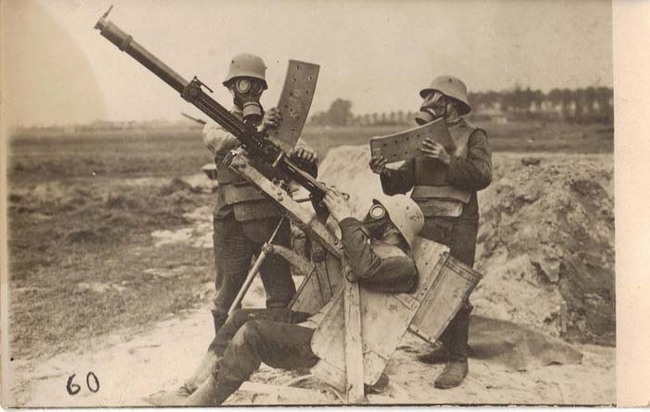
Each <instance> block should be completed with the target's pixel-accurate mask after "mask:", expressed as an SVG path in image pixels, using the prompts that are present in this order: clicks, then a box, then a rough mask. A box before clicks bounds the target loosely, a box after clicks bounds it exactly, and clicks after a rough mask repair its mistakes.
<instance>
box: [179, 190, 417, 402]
mask: <svg viewBox="0 0 650 412" xmlns="http://www.w3.org/2000/svg"><path fill="white" fill-rule="evenodd" d="M323 203H324V204H325V206H326V207H327V208H328V210H329V211H330V214H331V216H332V217H333V218H334V219H335V220H336V221H337V223H338V225H339V227H340V228H341V243H342V244H343V248H344V250H345V256H346V259H347V261H348V263H349V265H350V269H351V270H350V271H349V274H348V275H347V276H348V281H350V282H359V284H360V285H361V286H362V287H364V288H367V289H371V290H374V291H378V292H386V293H411V292H414V291H415V289H416V288H417V286H418V273H417V268H416V266H415V262H414V260H413V258H412V256H411V252H410V251H411V245H412V243H413V241H414V240H415V237H416V235H417V234H418V233H419V231H420V230H421V229H422V226H423V222H424V218H423V215H422V211H421V210H420V208H419V207H418V206H417V204H416V203H415V202H414V201H413V200H411V199H410V198H408V197H407V196H404V195H397V196H392V197H385V198H381V199H380V200H375V201H374V204H373V206H372V207H371V208H370V210H369V212H368V214H367V215H366V217H365V219H364V221H363V223H362V222H360V221H358V220H357V219H355V218H353V217H352V211H351V209H350V206H349V205H348V203H347V201H346V200H345V199H344V197H343V196H342V195H341V193H340V192H338V191H337V190H336V189H333V188H332V189H330V190H328V192H327V194H326V196H325V199H324V201H323ZM331 303H332V301H330V303H329V304H328V305H325V306H324V307H323V309H321V310H320V311H319V312H318V313H317V314H315V315H313V316H311V315H310V314H308V313H302V312H295V311H291V310H289V309H241V310H237V311H235V312H234V313H233V314H232V316H230V317H229V318H228V320H227V322H226V324H225V325H224V326H223V328H221V330H220V331H219V333H217V336H216V337H215V339H214V341H213V342H212V344H211V345H210V348H209V351H208V352H209V353H210V354H211V355H212V356H213V357H214V358H215V359H218V361H217V362H216V363H215V364H214V365H215V366H214V367H213V370H212V371H211V373H209V374H206V375H208V376H207V377H205V375H204V376H203V377H199V376H198V375H201V373H199V374H198V375H197V374H195V376H194V377H193V379H194V381H195V382H196V380H201V379H205V381H204V382H203V384H201V385H200V386H199V388H198V389H197V390H196V391H194V393H193V394H192V395H191V396H189V398H187V402H186V403H185V404H186V405H190V406H191V405H194V406H198V405H220V404H222V403H223V402H224V401H225V400H226V399H227V398H228V396H230V395H231V394H232V393H233V392H235V391H236V390H237V389H238V388H239V387H240V386H241V384H242V383H243V382H245V381H246V380H248V379H249V377H250V375H251V374H252V373H253V372H255V371H256V370H257V369H258V368H259V366H260V364H261V363H262V362H264V363H266V364H267V365H269V366H272V367H276V368H283V369H293V368H311V367H312V366H314V365H315V364H316V363H317V362H318V360H319V358H318V357H317V356H316V355H315V354H314V353H313V352H312V349H311V346H310V342H311V338H312V335H313V334H314V330H315V328H317V327H318V325H319V324H320V321H321V320H322V318H323V316H324V315H325V313H327V310H328V309H329V307H330V306H331ZM187 386H189V385H187V384H186V387H187ZM188 389H189V388H188Z"/></svg>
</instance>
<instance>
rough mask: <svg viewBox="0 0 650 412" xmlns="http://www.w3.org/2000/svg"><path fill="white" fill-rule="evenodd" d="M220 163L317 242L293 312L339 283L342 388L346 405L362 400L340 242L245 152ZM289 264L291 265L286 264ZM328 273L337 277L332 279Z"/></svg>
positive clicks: (358, 341)
mask: <svg viewBox="0 0 650 412" xmlns="http://www.w3.org/2000/svg"><path fill="white" fill-rule="evenodd" d="M224 162H225V163H226V164H227V165H228V166H229V167H230V168H231V169H233V170H234V171H235V172H237V173H238V174H240V175H241V176H243V177H244V178H245V179H246V180H248V181H249V182H250V183H252V184H253V185H254V186H255V187H257V188H258V189H259V190H260V191H262V192H263V193H265V194H266V195H267V196H268V197H270V198H271V199H273V200H274V201H275V202H276V204H277V205H278V207H280V208H281V209H282V212H283V215H284V216H286V217H288V218H289V219H290V220H291V221H292V222H293V223H294V224H295V225H297V226H298V227H299V228H300V229H301V230H302V231H304V232H305V234H306V235H307V236H309V237H310V238H311V239H312V240H314V241H315V242H316V243H317V246H316V248H315V253H314V256H315V258H314V259H313V261H314V262H313V263H314V270H312V271H311V273H310V274H309V275H308V276H307V277H306V278H305V280H304V281H303V282H302V284H301V285H300V287H299V288H298V292H297V293H296V296H295V297H294V299H293V301H292V303H291V308H292V309H293V310H299V311H305V312H309V313H315V312H316V311H318V310H320V309H321V308H322V307H323V306H324V305H325V304H326V303H328V302H329V301H330V300H331V299H332V298H333V296H334V292H335V291H336V289H337V288H336V287H335V286H333V285H335V284H336V285H338V284H343V285H344V288H343V289H344V293H343V296H344V297H343V299H344V302H345V311H344V316H343V319H344V325H345V326H344V329H345V339H344V344H345V361H346V366H347V367H346V368H345V370H346V376H347V385H346V386H345V392H346V397H347V400H348V403H360V402H363V401H364V392H363V390H364V386H363V385H364V372H363V368H364V365H363V347H362V345H363V341H362V337H361V317H360V312H359V308H360V306H361V305H360V302H359V285H358V284H356V283H354V284H351V283H349V282H347V281H342V280H341V279H342V272H343V271H344V270H349V267H347V265H346V263H345V258H344V253H343V245H342V244H341V241H340V240H339V239H338V238H337V237H336V236H335V235H334V234H333V233H332V232H331V231H330V230H329V229H328V228H327V227H326V225H325V222H323V221H322V220H321V219H320V217H319V216H318V215H317V214H316V212H314V211H313V210H309V209H308V208H306V207H305V206H304V205H302V204H300V203H298V202H297V201H296V200H294V199H293V198H292V197H291V196H290V195H289V193H287V191H286V190H285V189H284V188H282V187H281V186H280V185H279V184H276V183H273V182H271V181H270V180H269V179H267V178H266V177H265V176H264V175H262V174H261V173H260V172H259V171H258V170H257V169H255V167H253V166H252V165H251V164H250V161H249V159H248V157H247V156H246V154H245V152H244V151H243V150H241V149H236V150H233V151H231V152H230V153H229V155H228V156H227V157H226V158H225V159H224ZM289 263H290V264H291V263H292V262H291V261H289ZM331 274H335V275H338V276H336V277H335V278H332V276H331Z"/></svg>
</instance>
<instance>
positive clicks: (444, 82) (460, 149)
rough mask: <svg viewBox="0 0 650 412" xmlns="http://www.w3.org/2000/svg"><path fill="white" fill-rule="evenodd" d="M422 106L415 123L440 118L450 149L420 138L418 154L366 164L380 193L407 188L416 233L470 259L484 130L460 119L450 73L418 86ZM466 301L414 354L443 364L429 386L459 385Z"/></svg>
mask: <svg viewBox="0 0 650 412" xmlns="http://www.w3.org/2000/svg"><path fill="white" fill-rule="evenodd" d="M420 96H421V97H422V99H423V101H422V105H421V107H420V111H419V113H418V115H417V116H416V122H417V123H418V124H420V125H423V124H426V123H428V122H431V121H433V120H436V119H439V118H441V117H442V118H444V119H445V122H446V124H447V127H448V129H449V132H450V134H451V137H452V139H453V141H454V144H455V149H454V150H453V152H452V153H448V152H447V150H446V149H445V148H444V147H443V146H442V145H441V144H439V143H436V142H434V141H433V140H431V139H426V140H425V141H424V142H423V143H422V146H421V148H420V149H419V150H420V153H421V155H419V156H417V157H415V158H412V159H409V160H407V161H406V162H405V163H404V164H403V165H402V166H400V167H399V168H398V169H390V168H388V167H386V164H387V160H386V159H385V158H384V157H381V156H379V157H373V158H372V159H371V160H370V168H371V169H372V171H373V172H374V173H376V174H378V175H379V176H380V179H381V185H382V189H383V191H384V193H386V194H388V195H394V194H397V193H406V192H408V191H409V190H411V189H413V192H412V194H411V197H412V198H413V199H414V200H415V201H416V202H417V203H418V205H419V206H420V208H421V209H422V211H423V213H424V216H425V224H424V229H423V230H422V232H421V236H422V237H424V238H427V239H430V240H433V241H434V242H438V243H442V244H444V245H446V246H448V247H449V248H450V253H451V255H452V256H453V257H455V258H456V259H458V260H460V261H461V262H463V263H465V264H467V265H469V266H470V267H471V266H473V264H474V255H475V252H476V237H477V233H478V222H479V214H478V202H477V198H476V192H477V191H479V190H482V189H484V188H486V187H487V186H488V185H489V184H490V181H491V180H492V162H491V154H490V148H489V146H488V139H487V134H486V132H485V131H484V130H482V129H477V128H474V127H472V126H471V125H469V123H468V122H467V121H466V120H465V119H464V118H463V116H465V115H467V114H468V113H469V112H470V111H471V107H470V104H469V102H468V99H467V88H466V86H465V84H464V83H463V82H462V81H461V80H459V79H457V78H456V77H452V76H440V77H437V78H435V79H434V80H433V81H432V82H431V85H430V87H428V88H425V89H423V90H422V91H420ZM471 310H472V306H471V305H470V303H469V301H466V302H465V303H464V304H463V306H462V308H461V309H460V310H459V312H458V314H457V315H456V316H455V317H454V319H453V320H452V321H451V323H450V324H449V326H448V327H447V329H446V330H445V331H444V332H443V333H442V335H441V336H440V339H439V341H440V342H441V343H442V347H441V348H440V349H439V350H436V351H433V352H431V353H429V354H426V355H423V356H420V357H419V359H420V360H421V361H423V362H427V363H446V366H445V369H444V371H443V372H442V373H441V374H440V375H439V376H438V377H437V378H436V380H435V383H434V385H435V387H436V388H440V389H447V388H453V387H456V386H459V385H460V384H461V383H462V381H463V379H464V378H465V376H466V375H467V371H468V366H467V356H468V345H467V341H468V335H469V315H470V312H471Z"/></svg>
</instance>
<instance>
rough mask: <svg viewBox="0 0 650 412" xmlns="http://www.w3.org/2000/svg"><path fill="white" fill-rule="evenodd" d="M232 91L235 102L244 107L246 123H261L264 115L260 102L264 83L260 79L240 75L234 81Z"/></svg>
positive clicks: (243, 112)
mask: <svg viewBox="0 0 650 412" xmlns="http://www.w3.org/2000/svg"><path fill="white" fill-rule="evenodd" d="M230 91H231V92H232V93H233V95H234V97H235V104H236V105H237V106H239V107H241V108H242V115H243V117H244V123H250V124H255V125H257V124H259V123H260V122H261V121H262V116H263V115H264V109H262V105H261V104H260V97H261V96H262V92H263V91H264V84H263V83H262V82H261V81H259V80H258V79H254V78H250V77H239V78H237V79H235V80H234V81H233V82H232V84H231V86H230Z"/></svg>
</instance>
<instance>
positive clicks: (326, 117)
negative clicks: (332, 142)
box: [310, 87, 614, 126]
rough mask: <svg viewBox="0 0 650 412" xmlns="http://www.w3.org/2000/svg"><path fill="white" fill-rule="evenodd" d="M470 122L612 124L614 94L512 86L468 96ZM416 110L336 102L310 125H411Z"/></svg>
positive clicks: (606, 89)
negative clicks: (367, 109) (367, 108)
mask: <svg viewBox="0 0 650 412" xmlns="http://www.w3.org/2000/svg"><path fill="white" fill-rule="evenodd" d="M468 98H469V101H470V104H471V105H472V107H473V111H472V113H471V114H470V117H471V118H474V120H496V121H508V120H544V121H563V122H572V123H604V124H613V122H614V106H613V98H614V92H613V90H612V89H611V88H610V87H587V88H580V89H558V88H556V89H552V90H550V91H549V92H548V93H544V92H542V91H540V90H532V89H530V88H525V89H524V88H521V87H515V88H514V89H512V90H507V91H500V92H495V91H488V92H473V93H469V96H468ZM416 114H417V112H416V111H402V110H400V111H392V112H388V113H386V112H384V113H366V114H354V113H353V112H352V101H350V100H346V99H341V98H339V99H336V100H334V101H333V102H332V104H331V105H330V107H329V109H328V110H327V111H321V112H317V113H314V115H312V116H311V118H310V123H311V124H314V125H324V126H392V125H413V124H414V120H413V119H414V118H415V115H416Z"/></svg>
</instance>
